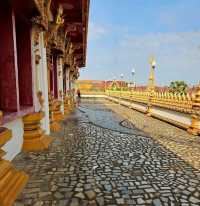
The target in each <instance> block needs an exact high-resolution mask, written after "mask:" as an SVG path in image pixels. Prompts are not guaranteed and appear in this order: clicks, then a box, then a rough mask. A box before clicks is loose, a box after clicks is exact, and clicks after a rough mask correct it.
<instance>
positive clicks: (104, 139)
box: [13, 102, 200, 206]
mask: <svg viewBox="0 0 200 206" xmlns="http://www.w3.org/2000/svg"><path fill="white" fill-rule="evenodd" d="M54 136H55V140H54V142H53V144H52V146H51V147H50V148H49V150H47V151H45V152H41V153H22V154H20V155H18V156H17V157H16V159H15V160H14V162H13V163H14V164H15V165H16V167H17V168H20V169H23V170H25V171H26V172H27V173H28V174H29V175H30V180H29V183H28V185H27V186H26V188H25V189H24V191H23V193H22V194H21V196H20V197H19V198H18V200H17V201H16V203H15V206H22V205H27V206H29V205H31V206H32V205H34V206H48V205H49V206H50V205H52V206H53V205H58V206H79V205H80V206H81V205H83V206H84V205H94V206H95V205H99V206H104V205H105V206H114V205H155V206H160V205H166V206H167V205H183V206H186V205H191V206H192V205H194V206H195V205H200V171H198V170H197V169H194V168H193V167H192V166H190V165H189V164H187V163H185V162H184V160H182V159H181V158H179V157H178V156H176V155H175V154H174V153H172V152H171V151H169V150H167V149H166V148H164V147H163V146H162V145H160V144H158V143H156V142H155V140H153V139H152V138H150V137H149V135H147V134H145V133H144V132H142V131H140V130H138V129H136V128H135V127H134V126H133V125H132V124H131V123H130V122H127V121H126V120H124V119H123V117H121V116H118V115H117V114H116V113H113V112H112V111H111V110H110V109H108V108H107V107H105V106H104V105H103V104H100V103H98V102H97V103H95V102H92V103H82V104H81V106H80V108H79V109H78V110H77V111H76V112H75V113H74V114H72V115H70V116H69V117H68V118H67V119H66V120H65V121H64V122H63V131H62V132H60V133H59V134H54Z"/></svg>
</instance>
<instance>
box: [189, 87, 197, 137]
mask: <svg viewBox="0 0 200 206" xmlns="http://www.w3.org/2000/svg"><path fill="white" fill-rule="evenodd" d="M192 109H193V112H192V115H191V117H192V122H191V126H190V127H189V128H188V132H189V133H191V134H193V135H198V134H200V84H199V85H198V87H197V91H196V93H195V97H194V99H193V100H192Z"/></svg>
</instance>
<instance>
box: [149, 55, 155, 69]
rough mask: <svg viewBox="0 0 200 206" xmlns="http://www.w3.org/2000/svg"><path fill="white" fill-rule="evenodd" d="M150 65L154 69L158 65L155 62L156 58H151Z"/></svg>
mask: <svg viewBox="0 0 200 206" xmlns="http://www.w3.org/2000/svg"><path fill="white" fill-rule="evenodd" d="M149 63H150V65H151V66H152V67H155V65H156V60H155V58H154V56H151V57H150V58H149Z"/></svg>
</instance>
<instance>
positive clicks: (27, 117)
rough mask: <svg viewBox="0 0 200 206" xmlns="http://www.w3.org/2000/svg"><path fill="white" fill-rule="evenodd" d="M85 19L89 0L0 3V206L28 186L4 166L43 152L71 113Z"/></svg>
mask: <svg viewBox="0 0 200 206" xmlns="http://www.w3.org/2000/svg"><path fill="white" fill-rule="evenodd" d="M88 16H89V0H12V1H7V0H1V1H0V45H1V46H0V125H1V126H0V146H1V148H0V171H1V173H0V205H3V206H4V205H6V206H9V205H12V203H13V201H14V199H15V198H16V196H17V195H18V194H19V193H20V191H21V190H22V188H23V186H24V185H25V184H26V182H27V181H28V175H27V174H25V173H23V172H21V171H16V170H15V168H14V167H13V166H12V164H11V162H10V161H11V160H12V159H13V158H14V157H15V156H16V155H17V154H18V153H20V152H21V151H22V150H23V151H27V152H28V151H41V150H43V149H48V147H49V145H50V144H51V142H52V141H53V138H51V137H50V131H51V130H52V131H57V130H59V129H60V125H59V121H60V120H62V119H63V118H64V117H65V115H67V114H68V113H69V112H70V111H71V110H72V109H73V106H74V101H73V96H74V81H75V80H76V79H77V78H78V77H79V69H80V68H82V67H84V66H85V62H86V47H87V31H88ZM16 174H17V175H16ZM2 188H3V189H2Z"/></svg>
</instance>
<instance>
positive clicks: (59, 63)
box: [57, 57, 64, 114]
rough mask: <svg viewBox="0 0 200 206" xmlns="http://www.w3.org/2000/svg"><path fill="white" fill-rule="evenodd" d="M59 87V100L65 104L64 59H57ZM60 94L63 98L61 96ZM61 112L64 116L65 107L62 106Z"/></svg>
mask: <svg viewBox="0 0 200 206" xmlns="http://www.w3.org/2000/svg"><path fill="white" fill-rule="evenodd" d="M57 77H58V78H57V85H58V99H59V100H60V101H62V102H63V58H62V57H58V59H57ZM60 93H61V94H62V96H60ZM61 111H62V113H63V114H64V105H63V104H62V105H61Z"/></svg>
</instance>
